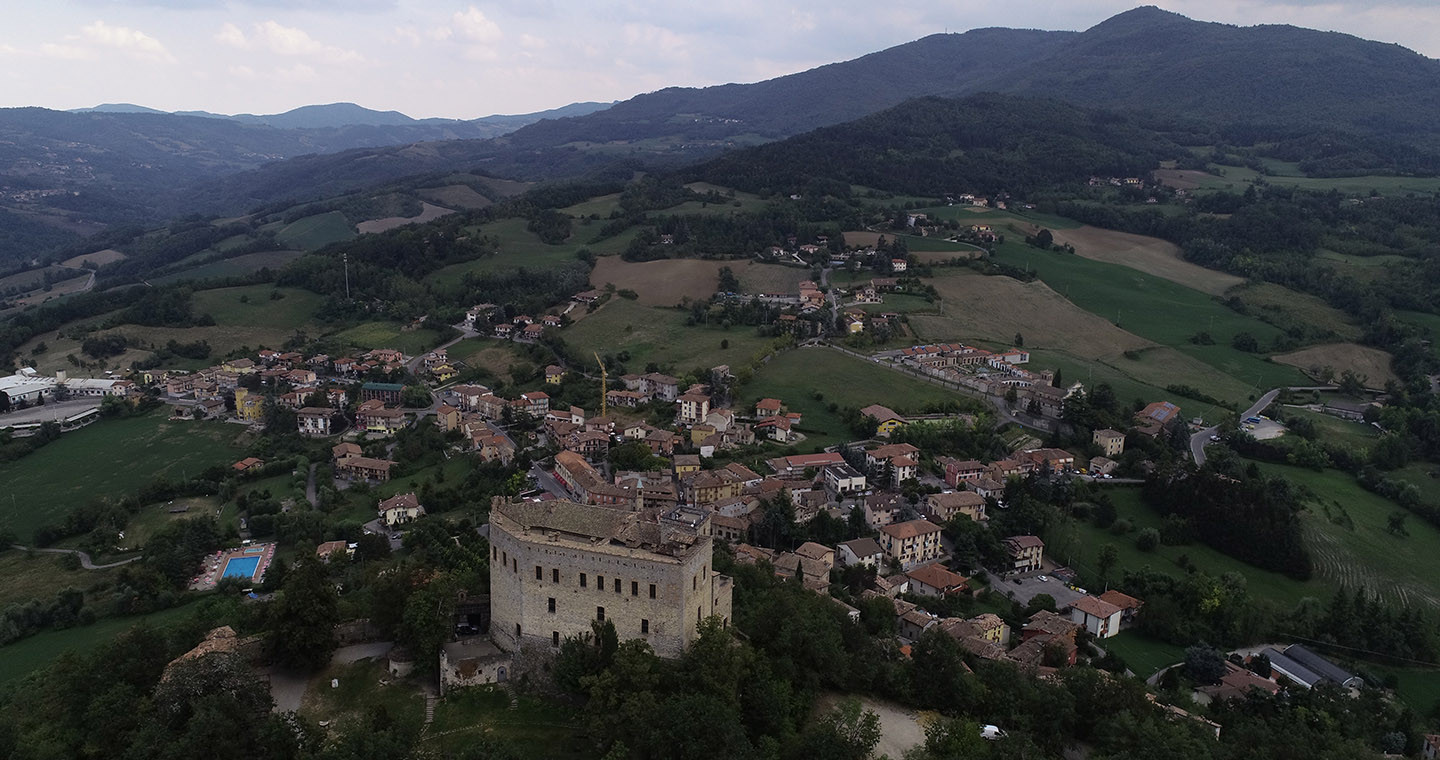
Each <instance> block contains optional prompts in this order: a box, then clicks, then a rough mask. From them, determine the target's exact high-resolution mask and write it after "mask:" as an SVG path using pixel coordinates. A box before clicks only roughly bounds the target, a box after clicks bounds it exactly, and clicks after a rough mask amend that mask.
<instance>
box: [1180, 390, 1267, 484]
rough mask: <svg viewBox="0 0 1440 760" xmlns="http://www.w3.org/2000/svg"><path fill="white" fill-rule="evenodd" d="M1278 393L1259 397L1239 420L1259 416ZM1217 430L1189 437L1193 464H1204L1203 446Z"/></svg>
mask: <svg viewBox="0 0 1440 760" xmlns="http://www.w3.org/2000/svg"><path fill="white" fill-rule="evenodd" d="M1280 391H1281V389H1280V388H1276V389H1275V390H1272V391H1267V392H1266V393H1265V395H1263V396H1261V397H1260V398H1259V399H1257V400H1256V401H1255V404H1254V406H1251V407H1250V408H1249V409H1246V410H1245V413H1244V414H1242V415H1240V419H1242V420H1243V419H1245V418H1246V417H1254V416H1255V415H1257V414H1259V413H1260V412H1261V411H1263V410H1264V409H1265V407H1267V406H1270V404H1271V403H1273V402H1274V401H1275V397H1276V396H1279V395H1280ZM1219 429H1220V427H1219V426H1218V425H1211V426H1210V427H1208V428H1205V429H1204V430H1201V431H1200V432H1198V433H1196V434H1194V435H1192V436H1190V455H1191V456H1193V457H1194V458H1195V464H1197V465H1203V464H1205V444H1207V443H1209V442H1210V436H1212V435H1215V431H1217V430H1219Z"/></svg>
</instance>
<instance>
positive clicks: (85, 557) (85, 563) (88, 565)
mask: <svg viewBox="0 0 1440 760" xmlns="http://www.w3.org/2000/svg"><path fill="white" fill-rule="evenodd" d="M10 548H12V549H19V550H20V551H22V552H29V551H36V552H44V553H46V554H75V555H78V556H79V557H80V566H81V567H83V568H85V569H86V570H108V569H110V568H112V567H119V566H121V565H128V564H130V563H131V562H134V561H135V560H137V559H140V558H139V557H131V558H130V559H122V560H120V561H119V562H111V563H109V564H107V565H97V564H95V563H94V562H91V561H90V555H89V554H86V553H85V552H82V551H77V550H75V549H31V548H30V547H28V546H21V545H20V544H11V545H10Z"/></svg>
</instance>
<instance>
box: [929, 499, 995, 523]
mask: <svg viewBox="0 0 1440 760" xmlns="http://www.w3.org/2000/svg"><path fill="white" fill-rule="evenodd" d="M925 513H926V515H927V516H928V517H929V518H930V519H932V520H934V521H935V522H937V523H940V524H944V523H947V522H950V520H951V519H953V518H954V517H955V516H956V515H964V516H966V517H968V518H970V519H971V520H975V521H977V522H978V521H981V520H984V519H986V518H985V497H983V496H981V495H980V494H978V493H975V492H974V491H952V492H947V493H932V494H930V495H928V496H926V497H925Z"/></svg>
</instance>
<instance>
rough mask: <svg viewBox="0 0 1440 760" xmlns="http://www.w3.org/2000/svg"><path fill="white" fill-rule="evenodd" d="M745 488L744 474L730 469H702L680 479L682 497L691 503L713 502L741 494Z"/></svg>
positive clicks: (703, 503)
mask: <svg viewBox="0 0 1440 760" xmlns="http://www.w3.org/2000/svg"><path fill="white" fill-rule="evenodd" d="M744 490H745V482H744V480H743V476H741V475H738V474H736V473H735V472H732V471H730V470H701V471H699V472H694V473H690V474H688V475H686V476H684V477H683V478H682V479H681V480H680V497H681V499H682V500H683V501H685V502H686V503H689V504H695V505H705V504H713V503H715V502H718V501H721V500H723V499H731V498H734V497H736V496H739V495H740V494H741V493H742V492H743V491H744Z"/></svg>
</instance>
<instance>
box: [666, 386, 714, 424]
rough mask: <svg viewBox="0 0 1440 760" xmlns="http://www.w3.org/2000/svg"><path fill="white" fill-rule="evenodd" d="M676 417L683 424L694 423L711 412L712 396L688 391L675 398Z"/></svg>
mask: <svg viewBox="0 0 1440 760" xmlns="http://www.w3.org/2000/svg"><path fill="white" fill-rule="evenodd" d="M675 406H676V410H675V412H676V418H677V419H678V420H679V421H680V424H682V425H694V424H696V423H698V422H700V421H702V420H704V419H705V417H706V416H708V415H709V414H710V397H709V396H706V395H705V394H703V393H686V394H685V395H683V396H680V397H678V398H676V399H675Z"/></svg>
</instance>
